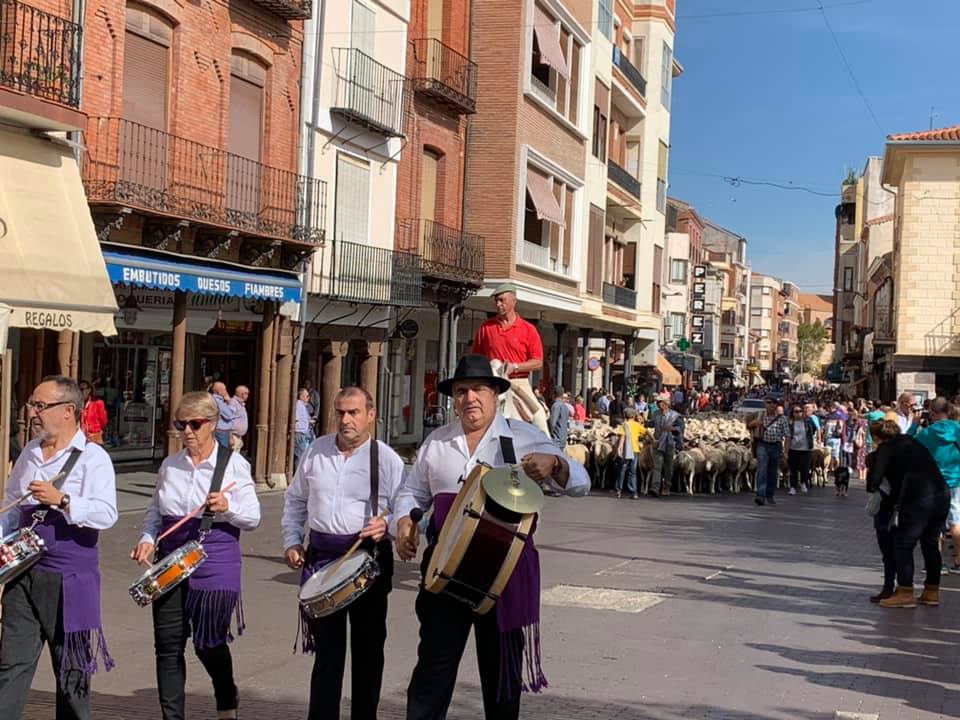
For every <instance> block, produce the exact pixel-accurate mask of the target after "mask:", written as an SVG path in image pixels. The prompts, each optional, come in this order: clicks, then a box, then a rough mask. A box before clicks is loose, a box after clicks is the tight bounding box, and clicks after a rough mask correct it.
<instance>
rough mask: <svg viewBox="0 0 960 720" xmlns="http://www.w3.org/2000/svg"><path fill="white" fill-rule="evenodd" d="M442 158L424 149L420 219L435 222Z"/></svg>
mask: <svg viewBox="0 0 960 720" xmlns="http://www.w3.org/2000/svg"><path fill="white" fill-rule="evenodd" d="M439 166H440V156H439V155H437V153H435V152H434V151H433V150H429V149H427V148H424V150H423V155H422V156H421V165H420V218H421V219H422V220H430V221H433V220H435V219H436V212H437V177H438V175H439Z"/></svg>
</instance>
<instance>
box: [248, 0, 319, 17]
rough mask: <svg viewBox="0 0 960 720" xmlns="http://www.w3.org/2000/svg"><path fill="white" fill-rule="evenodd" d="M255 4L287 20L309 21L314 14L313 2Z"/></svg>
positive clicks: (285, 0) (290, 0) (283, 0)
mask: <svg viewBox="0 0 960 720" xmlns="http://www.w3.org/2000/svg"><path fill="white" fill-rule="evenodd" d="M253 4H254V5H259V6H260V7H262V8H263V9H264V10H267V11H268V12H272V13H273V14H274V15H278V16H280V17H282V18H284V19H285V20H307V19H309V18H310V15H312V14H313V0H253Z"/></svg>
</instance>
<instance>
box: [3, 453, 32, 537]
mask: <svg viewBox="0 0 960 720" xmlns="http://www.w3.org/2000/svg"><path fill="white" fill-rule="evenodd" d="M28 463H29V460H28V459H27V453H26V452H22V453H20V457H19V458H17V462H16V463H15V464H14V466H13V472H11V473H10V477H9V478H7V487H6V490H5V492H4V495H3V507H6V506H7V505H13V507H11V508H10V509H9V510H7V512H5V513H3V515H0V538H2V537H5V536H7V535H9V534H10V533H12V532H13V531H14V530H16V529H17V528H18V527H20V507H19V505H17V504H15V503H16V501H17V500H19V499H20V495H21V494H22V493H21V492H20V478H21V477H22V476H23V474H24V473H25V472H26V471H27V464H28Z"/></svg>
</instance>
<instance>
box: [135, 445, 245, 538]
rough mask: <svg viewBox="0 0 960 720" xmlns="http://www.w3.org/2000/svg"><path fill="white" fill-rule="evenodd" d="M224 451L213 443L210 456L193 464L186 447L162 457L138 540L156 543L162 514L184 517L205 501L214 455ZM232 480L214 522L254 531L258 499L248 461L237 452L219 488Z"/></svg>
mask: <svg viewBox="0 0 960 720" xmlns="http://www.w3.org/2000/svg"><path fill="white" fill-rule="evenodd" d="M225 451H226V450H225V449H224V448H222V447H221V446H220V443H214V448H213V452H212V453H210V457H208V458H207V459H206V460H204V461H203V462H201V463H200V464H199V465H196V466H194V464H193V461H192V460H190V456H189V455H188V454H187V451H186V450H181V451H180V452H178V453H176V454H175V455H171V456H169V457H167V458H166V459H164V461H163V464H161V465H160V474H159V476H158V477H157V488H156V490H154V491H153V499H152V500H151V501H150V507H148V508H147V512H146V513H145V514H144V516H143V535H141V537H140V542H149V543H155V542H156V539H157V535H159V534H160V526H161V522H162V518H163V516H164V515H173V516H175V517H183V516H185V515H189V514H190V512H191V511H193V510H195V509H196V508H198V507H199V506H201V505H203V504H204V503H206V501H207V495H209V494H210V483H211V482H212V481H213V471H214V469H215V468H216V466H217V455H219V454H220V453H221V452H225ZM234 482H235V483H236V486H235V487H234V488H232V489H231V490H228V491H226V492H225V493H224V494H225V495H226V496H227V505H228V508H227V511H226V512H225V513H217V514H216V515H214V517H213V521H214V522H223V523H229V524H231V525H233V526H234V527H237V528H240V529H241V530H255V529H256V528H257V526H258V525H260V500H259V499H258V498H257V491H256V488H255V487H254V484H253V477H251V475H250V463H248V462H247V461H246V460H245V459H244V457H243V456H242V455H241V454H240V453H236V452H235V453H233V455H232V456H231V457H230V462H229V463H228V464H227V469H226V471H225V472H224V474H223V485H222V486H221V487H222V488H225V487H227V486H228V485H230V484H231V483H234ZM200 514H202V513H198V515H197V517H199V516H200Z"/></svg>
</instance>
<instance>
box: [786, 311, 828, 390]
mask: <svg viewBox="0 0 960 720" xmlns="http://www.w3.org/2000/svg"><path fill="white" fill-rule="evenodd" d="M827 335H828V332H827V329H826V328H825V327H824V326H823V323H821V322H820V320H819V319H818V320H814V321H813V323H800V325H799V327H798V328H797V357H798V358H799V360H798V361H797V362H796V363H794V366H793V371H794V374H795V375H800V374H802V373H809V374H810V375H813V376H814V377H820V373H821V371H822V370H823V368H821V367H820V355H821V354H822V353H823V347H824V345H826V344H827Z"/></svg>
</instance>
